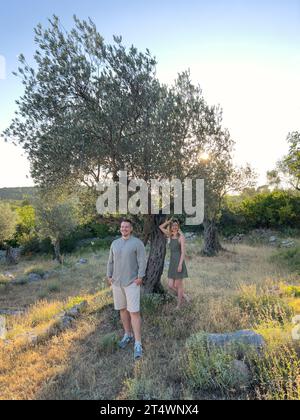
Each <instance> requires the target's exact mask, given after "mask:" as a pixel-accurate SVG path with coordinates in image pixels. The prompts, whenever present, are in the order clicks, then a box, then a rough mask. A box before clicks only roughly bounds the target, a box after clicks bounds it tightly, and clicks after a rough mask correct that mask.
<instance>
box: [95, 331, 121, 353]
mask: <svg viewBox="0 0 300 420" xmlns="http://www.w3.org/2000/svg"><path fill="white" fill-rule="evenodd" d="M118 341H119V339H118V336H117V334H116V333H110V334H106V335H104V336H103V337H101V338H100V340H99V347H98V351H99V353H101V354H111V353H114V352H115V351H116V350H117V349H118Z"/></svg>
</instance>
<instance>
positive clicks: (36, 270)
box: [24, 266, 46, 277]
mask: <svg viewBox="0 0 300 420" xmlns="http://www.w3.org/2000/svg"><path fill="white" fill-rule="evenodd" d="M33 273H34V274H39V275H40V276H41V277H43V276H44V275H45V273H46V272H45V270H44V268H43V267H39V266H36V267H30V268H27V269H26V270H25V271H24V274H25V275H26V276H28V275H29V274H33Z"/></svg>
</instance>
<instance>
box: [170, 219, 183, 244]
mask: <svg viewBox="0 0 300 420" xmlns="http://www.w3.org/2000/svg"><path fill="white" fill-rule="evenodd" d="M175 223H176V225H178V228H179V229H178V234H179V237H180V235H182V236H183V232H182V230H181V229H180V222H179V220H172V222H171V223H170V224H169V235H168V236H169V239H171V237H172V226H173V225H174V224H175Z"/></svg>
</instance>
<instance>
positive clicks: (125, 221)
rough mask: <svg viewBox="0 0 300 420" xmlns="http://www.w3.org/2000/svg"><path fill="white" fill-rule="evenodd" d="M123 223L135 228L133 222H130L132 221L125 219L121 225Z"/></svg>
mask: <svg viewBox="0 0 300 420" xmlns="http://www.w3.org/2000/svg"><path fill="white" fill-rule="evenodd" d="M122 223H130V225H131V226H133V223H132V220H130V219H123V220H122V222H121V224H122Z"/></svg>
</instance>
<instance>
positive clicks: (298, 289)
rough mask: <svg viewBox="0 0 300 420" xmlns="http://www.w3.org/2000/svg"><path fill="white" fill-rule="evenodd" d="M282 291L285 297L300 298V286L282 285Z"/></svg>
mask: <svg viewBox="0 0 300 420" xmlns="http://www.w3.org/2000/svg"><path fill="white" fill-rule="evenodd" d="M280 290H281V292H282V293H283V294H284V295H285V296H288V297H293V298H300V286H288V285H281V287H280Z"/></svg>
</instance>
